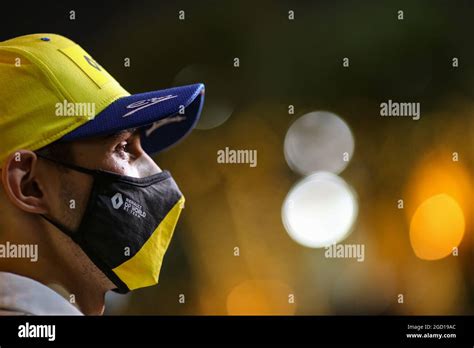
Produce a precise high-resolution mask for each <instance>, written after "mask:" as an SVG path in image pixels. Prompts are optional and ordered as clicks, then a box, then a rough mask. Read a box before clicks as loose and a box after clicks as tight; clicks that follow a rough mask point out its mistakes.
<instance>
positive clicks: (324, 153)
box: [284, 111, 354, 175]
mask: <svg viewBox="0 0 474 348" xmlns="http://www.w3.org/2000/svg"><path fill="white" fill-rule="evenodd" d="M284 153H285V159H286V162H287V163H288V165H289V166H290V168H291V169H292V170H293V171H295V172H297V173H299V174H301V175H309V174H311V173H315V172H317V171H328V172H332V173H335V174H339V173H340V172H342V171H343V170H344V168H346V166H347V165H348V163H349V161H350V159H351V158H352V155H353V153H354V137H353V135H352V132H351V130H350V128H349V126H348V125H347V124H346V122H344V120H343V119H342V118H340V117H339V116H337V115H336V114H333V113H331V112H327V111H316V112H310V113H308V114H305V115H303V116H301V117H300V118H298V119H297V120H296V121H295V122H294V123H293V124H292V125H291V127H290V128H289V129H288V131H287V133H286V136H285V145H284Z"/></svg>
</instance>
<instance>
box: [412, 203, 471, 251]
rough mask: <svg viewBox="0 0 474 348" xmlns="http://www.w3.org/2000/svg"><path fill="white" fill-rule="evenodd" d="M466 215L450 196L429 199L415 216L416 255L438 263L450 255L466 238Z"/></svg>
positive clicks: (413, 225)
mask: <svg viewBox="0 0 474 348" xmlns="http://www.w3.org/2000/svg"><path fill="white" fill-rule="evenodd" d="M464 229H465V222H464V214H463V211H462V209H461V207H460V206H459V204H458V203H457V202H456V200H454V199H453V198H452V197H451V196H449V195H447V194H439V195H435V196H432V197H430V198H428V199H427V200H426V201H425V202H423V203H422V204H421V205H420V206H419V207H418V209H417V210H416V211H415V214H413V217H412V219H411V223H410V242H411V245H412V248H413V250H414V251H415V254H416V256H418V257H419V258H420V259H424V260H437V259H441V258H443V257H446V256H448V255H450V254H451V253H452V252H453V249H454V248H457V247H458V246H459V244H460V243H461V241H462V238H463V236H464Z"/></svg>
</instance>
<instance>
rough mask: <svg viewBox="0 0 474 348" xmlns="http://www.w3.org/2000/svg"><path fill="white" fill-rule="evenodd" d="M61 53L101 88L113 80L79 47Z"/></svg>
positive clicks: (61, 50) (68, 48)
mask: <svg viewBox="0 0 474 348" xmlns="http://www.w3.org/2000/svg"><path fill="white" fill-rule="evenodd" d="M59 51H60V52H62V53H63V54H65V55H66V56H67V57H68V58H69V59H70V60H71V61H73V62H74V64H76V65H77V66H78V67H79V68H80V69H81V70H82V71H83V72H84V73H85V74H86V75H87V76H88V77H89V78H90V79H91V80H92V81H93V82H94V83H95V84H96V85H97V86H98V87H99V88H101V87H102V86H103V85H105V84H106V83H107V82H109V81H110V80H111V78H110V76H109V75H108V74H107V73H106V72H105V70H104V69H103V68H102V67H101V66H100V65H99V64H98V63H97V62H96V61H95V60H94V59H92V57H91V56H90V55H89V54H88V53H87V52H86V51H84V50H83V49H82V48H81V47H80V46H79V45H75V46H71V47H67V48H62V49H60V50H59Z"/></svg>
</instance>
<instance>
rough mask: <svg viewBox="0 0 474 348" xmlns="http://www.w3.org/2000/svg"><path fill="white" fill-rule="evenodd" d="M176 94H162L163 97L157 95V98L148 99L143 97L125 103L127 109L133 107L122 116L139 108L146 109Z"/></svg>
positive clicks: (131, 113) (126, 115)
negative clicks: (130, 102)
mask: <svg viewBox="0 0 474 348" xmlns="http://www.w3.org/2000/svg"><path fill="white" fill-rule="evenodd" d="M176 97H177V95H172V94H170V95H167V96H163V97H159V98H150V99H143V100H138V101H136V102H134V103H132V104H129V105H127V109H133V110H132V111H129V112H127V113H126V114H125V115H123V116H122V117H128V116H130V115H133V114H134V113H136V112H137V111H140V110H143V109H146V108H148V107H150V106H153V105H155V104H158V103H161V102H164V101H165V100H170V99H173V98H176Z"/></svg>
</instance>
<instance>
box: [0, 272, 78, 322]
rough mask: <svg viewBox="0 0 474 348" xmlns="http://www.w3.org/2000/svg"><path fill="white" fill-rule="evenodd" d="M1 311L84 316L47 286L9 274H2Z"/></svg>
mask: <svg viewBox="0 0 474 348" xmlns="http://www.w3.org/2000/svg"><path fill="white" fill-rule="evenodd" d="M0 311H11V312H19V313H24V314H27V315H28V314H31V315H83V314H82V313H81V312H80V311H79V310H78V309H77V308H76V307H74V306H73V305H72V304H71V303H69V302H68V301H67V300H66V299H65V298H63V297H62V296H61V295H59V294H58V293H57V292H55V291H53V290H52V289H50V288H48V287H47V286H46V285H43V284H41V283H40V282H37V281H36V280H33V279H30V278H27V277H23V276H20V275H17V274H13V273H7V272H0Z"/></svg>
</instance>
